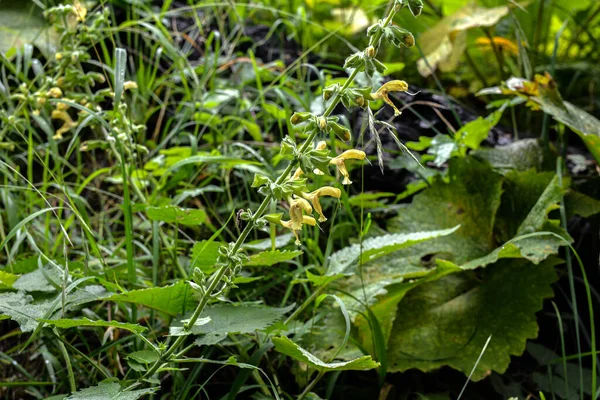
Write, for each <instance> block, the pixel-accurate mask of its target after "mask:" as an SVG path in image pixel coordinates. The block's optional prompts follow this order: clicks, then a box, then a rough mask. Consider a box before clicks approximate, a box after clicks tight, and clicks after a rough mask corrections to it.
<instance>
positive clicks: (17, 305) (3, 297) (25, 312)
mask: <svg viewBox="0 0 600 400" xmlns="http://www.w3.org/2000/svg"><path fill="white" fill-rule="evenodd" d="M50 307H51V302H50V301H41V302H35V303H34V301H33V297H32V296H30V295H26V294H25V293H24V292H17V293H0V313H2V314H6V315H8V316H10V318H11V319H12V320H14V321H16V322H18V323H19V326H20V328H21V331H22V332H31V331H33V330H34V329H35V328H37V326H38V318H42V317H43V316H44V314H46V312H48V310H50Z"/></svg>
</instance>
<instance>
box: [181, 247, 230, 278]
mask: <svg viewBox="0 0 600 400" xmlns="http://www.w3.org/2000/svg"><path fill="white" fill-rule="evenodd" d="M226 245H227V243H223V242H211V241H208V240H202V241H200V242H196V243H195V244H194V247H192V255H191V260H190V263H191V268H192V269H193V268H196V267H197V268H200V270H202V272H204V273H205V274H208V273H211V272H213V271H214V270H215V264H216V263H217V259H218V258H219V247H221V246H226Z"/></svg>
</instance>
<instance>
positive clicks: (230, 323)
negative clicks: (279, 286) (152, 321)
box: [171, 304, 294, 345]
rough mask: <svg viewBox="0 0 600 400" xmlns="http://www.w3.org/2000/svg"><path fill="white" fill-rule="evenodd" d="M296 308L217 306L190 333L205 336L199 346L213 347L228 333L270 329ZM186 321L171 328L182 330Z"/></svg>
mask: <svg viewBox="0 0 600 400" xmlns="http://www.w3.org/2000/svg"><path fill="white" fill-rule="evenodd" d="M292 308H294V305H291V306H289V307H285V308H274V307H267V306H260V305H241V306H234V305H232V304H217V305H214V306H212V307H208V308H207V309H206V310H205V311H204V312H203V313H202V316H201V317H202V318H210V321H207V322H206V323H203V324H201V325H200V324H196V325H194V326H193V327H191V329H190V331H191V333H192V334H194V335H203V336H202V337H200V338H198V339H197V340H196V344H198V345H212V344H216V343H218V342H220V341H221V340H223V339H225V338H226V337H227V334H228V333H251V332H254V331H256V330H261V329H265V328H267V327H269V326H270V325H272V324H274V323H275V322H277V321H279V320H280V319H281V317H283V315H285V314H286V313H288V312H289V311H291V310H292ZM187 318H189V315H188V316H186V317H185V318H184V319H182V320H179V321H176V322H175V323H173V325H172V326H171V328H182V327H183V321H184V320H185V319H187Z"/></svg>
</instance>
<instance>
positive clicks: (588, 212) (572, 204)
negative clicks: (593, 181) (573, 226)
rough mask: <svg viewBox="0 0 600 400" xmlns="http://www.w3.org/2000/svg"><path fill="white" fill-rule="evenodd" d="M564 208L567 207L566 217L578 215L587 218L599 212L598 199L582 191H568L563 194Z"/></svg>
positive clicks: (599, 202) (599, 201)
mask: <svg viewBox="0 0 600 400" xmlns="http://www.w3.org/2000/svg"><path fill="white" fill-rule="evenodd" d="M565 208H566V209H567V217H571V216H573V215H579V216H582V217H584V218H587V217H591V216H592V215H596V214H598V213H600V200H596V199H594V198H592V197H590V196H587V195H585V194H583V193H579V192H575V191H569V192H568V193H567V194H566V195H565Z"/></svg>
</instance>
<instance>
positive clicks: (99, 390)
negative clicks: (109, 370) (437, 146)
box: [66, 382, 156, 400]
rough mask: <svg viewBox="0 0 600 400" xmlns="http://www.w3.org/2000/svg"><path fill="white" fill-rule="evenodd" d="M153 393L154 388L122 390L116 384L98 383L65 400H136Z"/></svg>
mask: <svg viewBox="0 0 600 400" xmlns="http://www.w3.org/2000/svg"><path fill="white" fill-rule="evenodd" d="M155 391H156V389H155V388H147V389H138V390H122V389H121V385H119V384H118V383H116V382H100V383H99V384H98V385H97V386H91V387H89V388H85V389H82V390H80V391H78V392H77V393H73V394H72V395H71V396H69V397H67V398H66V400H137V399H139V398H141V397H143V396H146V395H149V394H152V393H154V392H155Z"/></svg>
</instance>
